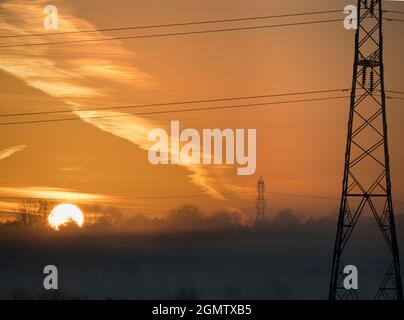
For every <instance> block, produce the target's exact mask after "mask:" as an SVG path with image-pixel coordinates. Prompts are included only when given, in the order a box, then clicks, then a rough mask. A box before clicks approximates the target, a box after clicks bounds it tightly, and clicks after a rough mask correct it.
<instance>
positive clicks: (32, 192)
mask: <svg viewBox="0 0 404 320" xmlns="http://www.w3.org/2000/svg"><path fill="white" fill-rule="evenodd" d="M0 193H1V194H2V195H4V196H12V197H21V198H45V199H54V200H69V201H86V200H87V201H95V200H97V201H101V200H106V199H109V197H108V196H105V195H100V194H92V193H83V192H77V191H75V190H72V189H63V188H52V187H38V186H29V187H0Z"/></svg>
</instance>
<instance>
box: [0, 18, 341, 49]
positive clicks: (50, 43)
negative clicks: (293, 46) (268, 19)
mask: <svg viewBox="0 0 404 320" xmlns="http://www.w3.org/2000/svg"><path fill="white" fill-rule="evenodd" d="M339 21H343V20H342V19H329V20H316V21H306V22H294V23H284V24H272V25H263V26H252V27H239V28H227V29H211V30H201V31H186V32H173V33H160V34H149V35H137V36H124V37H111V38H103V39H82V40H69V41H55V42H38V43H25V44H14V45H2V46H0V48H17V47H30V46H48V45H64V44H76V43H89V42H101V41H116V40H128V39H146V38H162V37H171V36H185V35H197V34H209V33H219V32H231V31H242V30H259V29H268V28H279V27H290V26H300V25H314V24H321V23H329V22H339Z"/></svg>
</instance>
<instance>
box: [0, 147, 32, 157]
mask: <svg viewBox="0 0 404 320" xmlns="http://www.w3.org/2000/svg"><path fill="white" fill-rule="evenodd" d="M26 147H27V146H26V145H24V144H21V145H17V146H14V147H9V148H5V149H3V150H1V151H0V160H3V159H6V158H8V157H10V156H12V155H13V154H14V153H16V152H19V151H22V150H24V149H25V148H26Z"/></svg>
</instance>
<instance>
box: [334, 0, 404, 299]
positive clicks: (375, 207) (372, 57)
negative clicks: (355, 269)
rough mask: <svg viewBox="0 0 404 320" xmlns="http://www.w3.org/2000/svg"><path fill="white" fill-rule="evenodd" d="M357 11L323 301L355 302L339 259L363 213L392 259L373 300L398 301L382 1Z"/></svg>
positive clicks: (372, 0) (363, 2)
mask: <svg viewBox="0 0 404 320" xmlns="http://www.w3.org/2000/svg"><path fill="white" fill-rule="evenodd" d="M357 9H358V21H357V22H358V25H357V30H356V34H355V62H354V70H353V82H352V92H351V104H350V111H349V122H348V137H347V145H346V153H345V169H344V177H343V188H342V196H341V204H340V211H339V219H338V226H337V235H336V240H335V247H334V256H333V265H332V274H331V281H330V291H329V299H331V300H335V299H358V298H359V295H358V293H357V291H355V290H353V289H349V290H346V289H345V288H344V286H343V280H344V277H345V276H346V275H345V274H344V273H343V269H344V264H343V262H342V260H341V259H342V256H343V253H344V249H345V248H346V245H347V243H348V241H349V239H350V236H351V234H352V231H353V230H354V228H355V225H356V223H357V221H358V219H359V217H360V216H361V214H364V212H365V211H368V212H369V213H371V214H372V215H373V216H374V218H375V220H376V222H377V224H378V226H379V227H380V231H381V233H382V235H383V238H384V240H385V242H386V244H387V247H388V250H389V251H388V252H389V256H391V258H392V261H391V264H390V267H389V268H388V271H387V274H386V275H385V277H384V279H383V281H381V285H380V287H379V290H378V291H377V293H376V296H375V298H376V299H389V300H390V299H393V300H395V299H398V300H402V299H403V292H402V283H401V275H400V262H399V254H398V245H397V237H396V229H395V223H394V212H393V203H392V198H391V183H390V164H389V151H388V144H387V120H386V96H385V91H384V67H383V29H382V27H383V23H382V22H383V11H382V0H358V7H357Z"/></svg>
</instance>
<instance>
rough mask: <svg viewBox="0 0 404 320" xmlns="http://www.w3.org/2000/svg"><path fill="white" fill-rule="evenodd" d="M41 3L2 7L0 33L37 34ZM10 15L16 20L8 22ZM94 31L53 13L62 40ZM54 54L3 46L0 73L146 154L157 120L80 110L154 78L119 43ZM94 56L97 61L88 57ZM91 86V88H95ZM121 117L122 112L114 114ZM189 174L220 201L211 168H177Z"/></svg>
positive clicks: (46, 50) (149, 83) (36, 48)
mask: <svg viewBox="0 0 404 320" xmlns="http://www.w3.org/2000/svg"><path fill="white" fill-rule="evenodd" d="M44 3H45V2H44V1H43V0H36V1H32V2H31V3H30V4H27V3H24V4H18V3H4V4H3V5H2V10H4V11H5V12H8V13H10V15H8V17H10V18H8V19H6V20H5V21H0V29H2V30H6V31H7V33H8V34H15V35H22V34H34V33H35V34H41V33H44V30H43V29H41V24H38V21H41V20H42V19H43V13H42V6H43V4H44ZM13 17H18V19H14V20H13ZM85 29H87V30H88V29H96V28H95V27H94V26H93V25H92V24H91V23H89V22H88V21H86V20H83V19H79V18H77V17H75V16H74V15H73V14H71V13H69V12H68V9H66V8H65V9H64V10H63V14H62V15H59V29H58V32H65V31H73V32H74V33H69V34H66V35H63V40H64V41H75V40H83V39H88V40H91V39H96V38H100V37H103V36H104V35H103V34H102V33H99V32H94V33H91V34H89V33H86V34H81V33H75V32H76V31H79V30H85ZM8 40H9V41H10V44H13V43H16V44H17V43H21V41H29V42H36V43H38V42H39V43H42V42H43V43H46V42H47V41H48V38H46V37H43V36H41V35H37V36H34V37H30V38H29V40H26V39H25V38H24V40H21V38H20V39H18V38H10V39H8ZM60 52H61V51H60V50H57V49H56V50H53V49H51V48H50V47H48V46H34V47H30V48H29V51H28V50H26V48H24V47H17V48H8V49H7V50H3V52H2V53H0V55H1V59H0V69H1V70H3V71H6V72H8V73H10V74H12V75H14V76H16V77H18V78H20V79H22V80H24V81H25V83H26V84H27V85H29V86H31V87H34V88H36V89H39V90H41V91H43V92H45V93H46V94H48V95H50V96H52V97H56V98H60V99H62V100H63V101H64V102H65V103H67V104H68V105H70V106H72V108H73V109H74V110H75V113H76V115H77V116H79V117H81V118H82V119H83V120H84V121H86V122H87V123H89V124H91V125H93V126H95V127H97V128H99V129H100V130H103V131H105V132H108V133H110V134H113V135H114V136H117V137H120V138H122V139H125V140H128V141H130V142H132V143H133V144H135V145H136V146H138V147H140V148H141V149H143V150H148V147H149V145H150V143H149V142H148V140H147V137H148V133H149V131H150V130H152V129H153V128H156V127H157V128H160V127H162V126H161V124H159V123H158V122H157V121H152V120H149V119H145V118H141V117H136V116H133V115H128V116H125V117H117V118H99V119H87V118H86V117H88V116H95V117H98V116H100V115H116V114H117V113H116V112H105V111H103V112H97V111H92V112H84V111H80V109H83V108H85V107H88V104H89V105H91V106H94V105H98V106H105V105H106V104H108V103H115V104H116V103H117V97H122V96H125V95H126V94H127V93H128V92H133V90H134V88H140V89H145V88H150V87H155V79H154V77H152V76H151V75H149V74H146V73H144V72H141V71H140V70H138V69H137V68H136V67H134V66H133V61H135V60H136V56H135V54H134V53H133V52H130V51H128V50H127V49H125V48H124V47H123V46H122V45H121V44H120V43H119V42H115V41H114V42H101V43H97V42H92V43H87V44H85V45H83V46H71V47H69V46H65V47H63V55H61V54H60ZM94 52H96V53H97V57H96V58H95V57H94V54H93V53H94ZM95 84H96V85H95ZM120 114H121V115H125V114H124V113H120ZM182 167H184V168H186V169H187V170H188V171H189V175H188V177H189V179H190V181H191V182H192V183H193V184H195V185H196V186H198V187H200V188H201V190H203V191H204V192H206V193H207V194H209V195H211V196H212V197H214V198H216V199H224V197H223V195H222V194H221V193H220V192H219V189H218V183H217V181H215V178H214V176H213V175H212V170H213V169H212V168H207V167H203V166H200V165H182Z"/></svg>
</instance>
